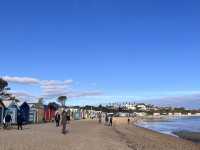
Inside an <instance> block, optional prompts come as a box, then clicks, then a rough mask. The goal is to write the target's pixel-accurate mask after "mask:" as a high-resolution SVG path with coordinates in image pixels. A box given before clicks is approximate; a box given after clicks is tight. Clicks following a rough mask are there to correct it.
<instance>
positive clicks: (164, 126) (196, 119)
mask: <svg viewBox="0 0 200 150" xmlns="http://www.w3.org/2000/svg"><path fill="white" fill-rule="evenodd" d="M138 125H139V126H141V127H144V128H148V129H151V130H154V131H157V132H160V133H164V134H169V135H173V136H176V135H174V134H173V132H177V131H190V132H200V116H183V117H168V118H166V119H164V120H160V119H159V120H152V121H149V120H148V121H142V122H140V123H139V124H138Z"/></svg>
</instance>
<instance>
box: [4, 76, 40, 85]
mask: <svg viewBox="0 0 200 150" xmlns="http://www.w3.org/2000/svg"><path fill="white" fill-rule="evenodd" d="M2 78H3V79H4V80H6V81H7V82H10V83H18V84H29V85H31V84H39V83H40V80H38V79H36V78H30V77H11V76H4V77H2Z"/></svg>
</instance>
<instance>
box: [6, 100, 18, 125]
mask: <svg viewBox="0 0 200 150" xmlns="http://www.w3.org/2000/svg"><path fill="white" fill-rule="evenodd" d="M3 104H4V105H5V107H6V109H5V116H6V115H7V114H8V113H9V114H10V115H11V117H12V123H13V124H16V123H17V114H18V111H19V110H20V109H19V106H18V104H17V103H16V102H15V101H14V100H4V101H3Z"/></svg>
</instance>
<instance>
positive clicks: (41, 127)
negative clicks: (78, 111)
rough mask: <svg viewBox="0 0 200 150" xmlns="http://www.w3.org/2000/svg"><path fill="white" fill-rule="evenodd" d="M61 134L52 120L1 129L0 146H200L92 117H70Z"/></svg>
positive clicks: (41, 149) (84, 149)
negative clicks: (67, 125)
mask: <svg viewBox="0 0 200 150" xmlns="http://www.w3.org/2000/svg"><path fill="white" fill-rule="evenodd" d="M70 126H71V127H70V131H69V132H68V133H67V134H66V135H63V134H61V128H56V127H55V124H53V123H47V124H38V125H27V126H25V129H24V130H22V131H18V130H16V129H11V130H3V129H0V149H1V150H55V149H56V150H199V149H200V145H198V144H194V143H192V142H190V141H186V140H183V139H180V138H176V137H172V136H169V135H164V134H160V133H156V132H153V131H150V130H147V129H143V128H140V127H136V126H134V125H132V124H131V125H127V124H125V123H123V121H121V122H120V121H118V120H114V126H113V127H108V126H104V125H103V124H98V123H97V121H93V120H90V121H89V120H81V121H72V122H71V125H70Z"/></svg>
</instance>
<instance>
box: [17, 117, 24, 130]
mask: <svg viewBox="0 0 200 150" xmlns="http://www.w3.org/2000/svg"><path fill="white" fill-rule="evenodd" d="M22 125H23V117H22V114H21V113H18V115H17V126H18V130H19V129H21V130H22Z"/></svg>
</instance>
